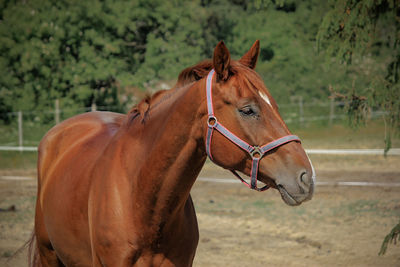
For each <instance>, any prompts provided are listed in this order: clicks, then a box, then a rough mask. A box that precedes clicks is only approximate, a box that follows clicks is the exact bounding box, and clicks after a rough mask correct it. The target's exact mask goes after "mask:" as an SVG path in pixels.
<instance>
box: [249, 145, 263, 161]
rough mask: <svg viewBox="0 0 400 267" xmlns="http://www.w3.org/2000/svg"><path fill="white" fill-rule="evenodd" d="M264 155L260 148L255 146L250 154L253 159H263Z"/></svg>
mask: <svg viewBox="0 0 400 267" xmlns="http://www.w3.org/2000/svg"><path fill="white" fill-rule="evenodd" d="M262 155H263V153H262V152H261V150H260V148H259V147H258V146H255V147H254V149H253V150H252V151H251V152H250V156H251V157H252V158H253V159H259V158H261V157H262Z"/></svg>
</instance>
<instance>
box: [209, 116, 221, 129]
mask: <svg viewBox="0 0 400 267" xmlns="http://www.w3.org/2000/svg"><path fill="white" fill-rule="evenodd" d="M217 123H218V121H217V118H216V117H215V116H212V115H210V116H208V119H207V125H208V127H210V128H214V127H215V126H216V125H217Z"/></svg>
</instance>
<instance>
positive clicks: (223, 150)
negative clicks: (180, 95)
mask: <svg viewBox="0 0 400 267" xmlns="http://www.w3.org/2000/svg"><path fill="white" fill-rule="evenodd" d="M259 51H260V46H259V41H256V42H255V43H254V44H253V46H252V47H251V49H250V50H249V51H248V52H247V53H246V54H245V55H244V56H243V57H242V58H241V59H240V60H238V61H234V60H232V59H231V57H230V53H229V50H228V49H227V47H226V46H225V44H224V43H223V42H220V43H219V44H218V45H217V46H216V48H215V50H214V56H213V59H212V61H209V62H204V63H202V66H203V68H202V69H203V70H207V73H208V72H209V70H210V69H213V70H212V71H211V73H210V74H209V75H208V78H207V80H208V81H207V82H206V83H208V85H207V90H209V91H211V92H208V93H207V94H209V95H210V96H207V98H208V100H207V105H208V118H207V119H205V120H207V123H208V127H207V129H206V130H205V132H206V133H205V134H204V135H205V136H207V137H206V141H205V143H206V147H207V153H208V154H209V156H210V158H211V159H212V160H213V162H215V163H216V164H217V165H219V166H221V167H223V168H225V169H229V170H237V171H239V172H242V173H244V174H246V175H249V176H251V177H253V178H254V176H255V178H254V179H255V181H252V185H251V188H252V189H257V186H256V185H255V186H254V184H253V182H254V183H256V181H257V180H259V181H261V182H263V183H265V184H266V185H268V186H269V187H273V188H275V189H278V190H279V192H280V194H281V196H282V199H283V200H284V201H285V203H286V204H288V205H292V206H294V205H299V204H301V203H302V202H304V201H306V200H309V199H311V198H312V195H313V192H314V184H315V172H314V169H313V167H312V164H311V161H310V160H309V158H308V156H307V154H306V153H305V151H304V149H303V147H302V145H301V143H300V140H299V139H298V138H297V137H296V136H293V135H291V133H290V131H289V129H288V127H287V126H286V124H285V122H284V121H283V119H282V118H281V116H280V114H279V111H278V106H277V104H276V102H275V100H274V99H273V98H272V96H271V94H270V93H269V91H268V89H267V88H266V87H265V85H264V83H263V81H262V79H261V78H260V76H259V75H258V74H257V73H256V72H255V71H254V68H255V66H256V63H257V58H258V55H259ZM192 71H194V72H195V73H196V75H195V76H194V77H195V79H196V80H199V79H200V78H203V77H202V76H204V73H203V72H204V71H203V72H201V71H199V70H198V69H197V70H196V68H194V69H192ZM202 73H203V74H202ZM211 88H212V90H211ZM210 102H211V111H210V104H209V103H210ZM217 122H218V123H217ZM217 124H219V126H218V127H216V125H217ZM215 129H216V130H215ZM266 144H267V145H266ZM247 145H248V148H247V147H246V146H247ZM266 147H267V148H266ZM260 151H261V152H260ZM249 187H250V185H249Z"/></svg>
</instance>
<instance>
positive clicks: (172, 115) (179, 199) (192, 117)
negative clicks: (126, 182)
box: [124, 82, 206, 224]
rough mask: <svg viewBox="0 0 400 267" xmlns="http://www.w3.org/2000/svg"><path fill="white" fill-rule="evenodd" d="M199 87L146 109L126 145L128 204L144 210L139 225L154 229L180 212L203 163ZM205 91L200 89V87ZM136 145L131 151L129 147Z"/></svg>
mask: <svg viewBox="0 0 400 267" xmlns="http://www.w3.org/2000/svg"><path fill="white" fill-rule="evenodd" d="M202 84H203V82H197V83H195V84H193V85H191V86H190V87H186V88H180V89H174V90H177V91H176V92H173V93H171V96H170V97H168V98H167V100H164V103H161V104H159V105H157V106H156V105H155V106H156V108H154V109H153V110H152V109H150V111H149V113H148V117H147V118H145V122H144V123H137V126H136V129H129V131H132V130H134V132H135V134H134V135H133V136H132V138H133V139H134V140H130V141H128V143H127V144H126V146H125V147H126V149H129V150H130V151H125V152H124V154H125V155H127V160H128V161H131V162H134V164H130V165H131V166H132V167H131V168H130V169H129V172H130V173H128V176H129V177H131V178H132V188H133V193H132V197H133V198H135V199H134V200H133V201H134V202H136V203H141V206H142V207H146V211H145V212H147V216H150V218H146V215H144V216H143V214H142V215H141V216H143V219H144V220H149V219H150V220H152V221H153V222H154V223H155V224H158V223H161V221H163V220H164V221H165V220H168V218H167V217H168V216H173V214H176V213H177V212H178V211H182V212H183V207H184V204H185V203H186V201H187V199H188V197H189V192H190V189H191V187H192V185H193V183H194V182H195V179H196V178H197V176H198V174H199V172H200V170H201V168H202V166H203V165H204V162H205V160H206V154H205V151H204V136H203V135H204V127H205V125H204V126H203V125H202V124H205V121H202V120H201V117H202V116H204V114H205V113H206V111H205V110H206V105H205V101H204V100H205V92H203V91H204V90H205V88H202ZM204 86H205V84H204ZM132 142H133V143H136V144H138V145H137V146H132V145H129V143H132Z"/></svg>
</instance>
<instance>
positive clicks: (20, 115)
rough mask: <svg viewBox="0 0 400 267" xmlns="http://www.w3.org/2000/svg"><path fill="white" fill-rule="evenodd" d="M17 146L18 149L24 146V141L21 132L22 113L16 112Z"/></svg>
mask: <svg viewBox="0 0 400 267" xmlns="http://www.w3.org/2000/svg"><path fill="white" fill-rule="evenodd" d="M18 144H19V146H20V147H23V146H24V139H23V132H22V111H18Z"/></svg>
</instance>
